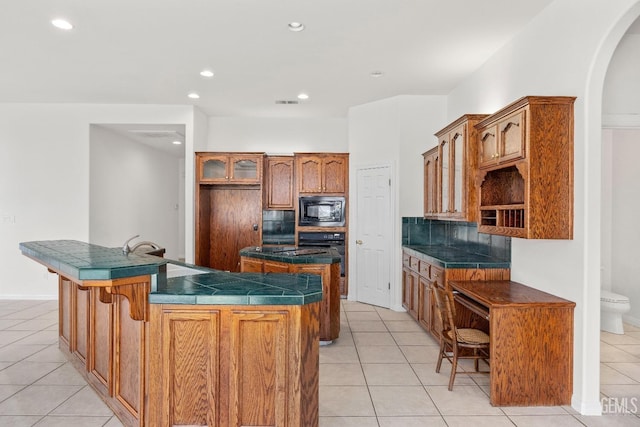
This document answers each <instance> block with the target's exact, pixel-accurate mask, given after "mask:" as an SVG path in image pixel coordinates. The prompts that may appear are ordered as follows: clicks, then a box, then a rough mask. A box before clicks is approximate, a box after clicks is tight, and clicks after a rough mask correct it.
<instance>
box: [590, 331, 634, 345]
mask: <svg viewBox="0 0 640 427" xmlns="http://www.w3.org/2000/svg"><path fill="white" fill-rule="evenodd" d="M600 340H601V341H604V342H606V343H607V344H613V345H619V344H633V345H638V344H640V338H634V337H632V336H631V335H630V334H624V335H620V334H612V333H610V332H604V331H602V332H600Z"/></svg>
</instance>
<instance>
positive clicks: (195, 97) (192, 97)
mask: <svg viewBox="0 0 640 427" xmlns="http://www.w3.org/2000/svg"><path fill="white" fill-rule="evenodd" d="M187 96H188V97H189V98H191V99H198V98H200V95H198V94H197V93H195V92H191V93H190V94H188V95H187Z"/></svg>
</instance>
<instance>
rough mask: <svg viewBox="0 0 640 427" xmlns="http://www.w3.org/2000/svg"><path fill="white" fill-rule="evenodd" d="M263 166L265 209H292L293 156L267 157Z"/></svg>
mask: <svg viewBox="0 0 640 427" xmlns="http://www.w3.org/2000/svg"><path fill="white" fill-rule="evenodd" d="M264 166H265V190H264V195H265V200H264V208H265V209H291V210H293V209H294V207H295V206H294V200H293V195H294V191H293V190H294V177H295V174H294V161H293V156H267V157H265V161H264Z"/></svg>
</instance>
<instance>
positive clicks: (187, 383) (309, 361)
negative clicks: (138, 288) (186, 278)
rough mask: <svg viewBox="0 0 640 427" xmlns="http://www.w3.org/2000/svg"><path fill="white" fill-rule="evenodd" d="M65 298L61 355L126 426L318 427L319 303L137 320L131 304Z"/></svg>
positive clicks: (74, 289) (191, 311) (66, 284)
mask: <svg viewBox="0 0 640 427" xmlns="http://www.w3.org/2000/svg"><path fill="white" fill-rule="evenodd" d="M140 277H141V280H145V279H144V278H146V280H149V276H140ZM141 285H144V283H141ZM59 292H60V293H59V296H60V298H59V319H60V323H59V334H60V340H59V343H60V348H61V349H62V350H63V352H64V353H66V355H67V357H68V358H69V359H70V360H71V361H72V363H73V365H74V366H75V367H76V369H78V371H79V372H80V373H81V374H82V375H83V376H84V378H85V379H86V380H87V381H88V382H89V384H91V385H92V386H93V388H94V389H95V390H96V391H97V392H98V394H99V395H100V396H101V397H102V399H103V400H104V401H105V403H107V405H108V406H109V407H110V408H111V409H112V410H113V411H114V413H115V414H116V415H117V416H118V418H119V419H120V420H121V421H122V423H123V424H124V425H125V426H128V427H129V426H138V427H143V426H146V427H169V426H176V425H189V426H220V427H229V426H233V427H240V426H278V427H300V426H317V425H318V387H319V385H318V384H319V383H318V371H319V365H318V360H319V353H318V352H319V339H318V338H319V313H320V302H315V303H311V304H307V305H278V306H275V305H261V306H236V305H233V306H230V305H184V304H175V305H165V304H149V308H148V310H149V313H148V318H147V319H146V320H134V319H133V318H132V317H131V307H130V305H129V300H128V299H127V298H126V297H124V296H122V295H111V296H107V295H105V294H104V292H103V290H102V289H101V288H100V287H83V286H81V285H80V284H78V283H75V282H73V281H72V280H69V279H67V278H65V277H62V276H61V277H60V279H59ZM105 300H106V302H104V301H105Z"/></svg>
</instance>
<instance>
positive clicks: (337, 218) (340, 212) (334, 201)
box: [298, 196, 346, 227]
mask: <svg viewBox="0 0 640 427" xmlns="http://www.w3.org/2000/svg"><path fill="white" fill-rule="evenodd" d="M298 200H299V206H298V207H299V209H298V225H299V226H303V227H304V226H313V227H342V226H344V223H345V220H344V218H345V213H346V206H345V198H344V197H328V196H303V197H300V198H299V199H298Z"/></svg>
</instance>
